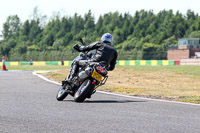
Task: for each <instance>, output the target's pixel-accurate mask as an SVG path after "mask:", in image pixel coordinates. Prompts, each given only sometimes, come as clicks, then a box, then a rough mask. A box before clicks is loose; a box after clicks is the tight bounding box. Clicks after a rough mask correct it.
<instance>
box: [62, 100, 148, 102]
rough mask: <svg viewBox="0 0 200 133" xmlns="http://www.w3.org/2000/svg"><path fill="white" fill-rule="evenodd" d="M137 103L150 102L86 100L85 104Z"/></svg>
mask: <svg viewBox="0 0 200 133" xmlns="http://www.w3.org/2000/svg"><path fill="white" fill-rule="evenodd" d="M64 102H74V100H64ZM137 102H148V101H133V100H118V101H117V100H93V101H92V100H91V101H89V100H86V101H84V102H83V103H137Z"/></svg>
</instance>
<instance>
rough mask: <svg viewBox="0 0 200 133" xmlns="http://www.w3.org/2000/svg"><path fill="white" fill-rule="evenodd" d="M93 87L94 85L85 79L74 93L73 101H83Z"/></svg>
mask: <svg viewBox="0 0 200 133" xmlns="http://www.w3.org/2000/svg"><path fill="white" fill-rule="evenodd" d="M94 87H95V86H94V85H93V84H92V83H91V80H89V79H87V80H85V81H84V82H83V83H82V84H81V86H80V87H79V88H78V90H77V92H76V93H75V95H74V101H75V102H83V101H84V100H85V99H86V98H87V97H88V96H90V95H91V94H92V92H93V90H94Z"/></svg>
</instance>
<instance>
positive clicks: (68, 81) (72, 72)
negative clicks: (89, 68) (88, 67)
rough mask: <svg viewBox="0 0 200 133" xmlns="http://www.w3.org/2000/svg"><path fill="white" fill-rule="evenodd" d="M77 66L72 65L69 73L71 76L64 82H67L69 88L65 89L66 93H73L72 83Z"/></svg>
mask: <svg viewBox="0 0 200 133" xmlns="http://www.w3.org/2000/svg"><path fill="white" fill-rule="evenodd" d="M78 69H79V67H78V65H74V66H73V68H72V71H71V74H70V76H69V78H68V79H66V80H65V82H67V83H68V84H69V86H70V87H68V88H67V90H66V91H67V92H69V93H72V94H73V93H74V90H73V86H74V83H73V78H74V77H75V76H76V74H77V72H78Z"/></svg>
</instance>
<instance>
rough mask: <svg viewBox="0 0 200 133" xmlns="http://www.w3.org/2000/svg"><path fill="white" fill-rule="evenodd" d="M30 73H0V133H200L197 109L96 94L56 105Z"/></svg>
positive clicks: (50, 90) (49, 88) (53, 89)
mask: <svg viewBox="0 0 200 133" xmlns="http://www.w3.org/2000/svg"><path fill="white" fill-rule="evenodd" d="M58 88H59V86H58V85H55V84H52V83H49V82H47V81H45V80H43V79H41V78H39V77H37V76H35V75H33V74H32V72H23V71H7V72H4V71H0V133H199V132H200V106H198V105H197V106H196V105H185V104H180V103H168V102H160V101H152V100H145V99H135V98H128V97H121V96H115V95H109V94H102V93H95V94H94V95H93V96H92V98H91V99H88V100H86V101H85V102H84V103H75V102H74V101H73V98H72V97H71V96H68V97H67V98H66V99H65V100H64V101H62V102H58V101H57V100H56V93H57V91H58Z"/></svg>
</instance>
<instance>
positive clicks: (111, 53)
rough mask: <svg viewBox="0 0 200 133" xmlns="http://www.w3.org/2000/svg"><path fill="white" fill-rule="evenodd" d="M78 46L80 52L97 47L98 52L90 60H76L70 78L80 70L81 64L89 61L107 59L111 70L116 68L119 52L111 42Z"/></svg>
mask: <svg viewBox="0 0 200 133" xmlns="http://www.w3.org/2000/svg"><path fill="white" fill-rule="evenodd" d="M76 47H78V48H77V50H78V51H79V52H84V51H90V50H94V49H96V53H95V55H94V56H93V58H92V59H90V60H80V61H76V62H74V65H73V68H72V71H71V76H70V78H69V80H71V79H72V78H73V77H74V75H75V74H76V73H77V72H78V70H79V66H83V65H85V64H86V63H87V62H100V61H105V62H106V63H107V64H108V65H109V67H108V69H109V70H110V71H112V70H114V68H115V64H116V60H117V56H118V54H117V51H116V50H115V49H114V48H113V47H112V46H111V44H110V43H106V42H95V43H92V44H90V45H88V46H80V45H77V46H76Z"/></svg>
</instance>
